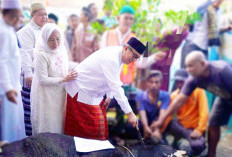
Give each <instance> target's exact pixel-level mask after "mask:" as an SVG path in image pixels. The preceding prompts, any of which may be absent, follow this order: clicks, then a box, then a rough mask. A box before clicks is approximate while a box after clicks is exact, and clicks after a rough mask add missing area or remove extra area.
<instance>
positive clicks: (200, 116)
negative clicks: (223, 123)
mask: <svg viewBox="0 0 232 157" xmlns="http://www.w3.org/2000/svg"><path fill="white" fill-rule="evenodd" d="M187 77H188V73H187V71H186V70H184V69H180V70H178V71H177V72H176V74H175V77H174V79H175V88H176V90H175V91H174V92H172V94H171V101H173V100H174V99H175V98H176V97H177V96H178V95H179V93H180V89H181V88H182V86H183V84H184V81H185V79H186V78H187ZM208 116H209V111H208V102H207V97H206V94H205V91H204V90H203V89H200V88H196V89H195V90H194V91H193V93H192V94H191V95H190V96H189V98H188V100H187V101H186V102H185V104H184V105H183V106H182V107H181V108H179V109H178V111H177V120H172V121H171V122H170V124H169V126H168V131H169V132H170V133H171V134H173V135H174V137H175V140H174V143H176V142H178V140H179V139H180V138H184V139H186V140H188V142H189V144H190V147H191V149H190V151H188V150H187V152H188V154H189V155H199V154H200V153H201V152H202V151H203V150H204V149H205V147H206V146H205V143H206V140H205V137H204V133H205V130H206V128H207V122H208ZM179 149H180V148H179ZM182 149H183V148H182Z"/></svg>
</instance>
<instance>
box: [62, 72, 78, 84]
mask: <svg viewBox="0 0 232 157" xmlns="http://www.w3.org/2000/svg"><path fill="white" fill-rule="evenodd" d="M76 77H77V72H76V70H73V71H71V72H69V73H68V75H67V76H65V77H64V78H63V81H62V82H69V81H71V80H75V79H76Z"/></svg>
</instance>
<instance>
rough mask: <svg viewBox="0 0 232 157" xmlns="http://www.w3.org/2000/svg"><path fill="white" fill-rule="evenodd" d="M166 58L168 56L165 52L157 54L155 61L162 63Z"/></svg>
mask: <svg viewBox="0 0 232 157" xmlns="http://www.w3.org/2000/svg"><path fill="white" fill-rule="evenodd" d="M165 56H166V53H165V52H163V51H160V52H157V53H156V54H155V60H156V61H161V60H163V59H164V58H165Z"/></svg>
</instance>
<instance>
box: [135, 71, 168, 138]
mask: <svg viewBox="0 0 232 157" xmlns="http://www.w3.org/2000/svg"><path fill="white" fill-rule="evenodd" d="M161 85H162V73H161V72H160V71H151V73H150V75H149V76H148V78H147V90H146V91H142V92H139V93H138V94H137V96H136V101H137V102H138V103H139V115H140V120H141V123H142V128H143V133H144V137H145V138H152V137H156V138H158V139H159V140H161V138H162V135H161V131H160V130H159V129H154V128H153V125H152V124H153V122H154V121H156V120H158V118H159V116H160V115H161V114H163V113H164V112H165V110H166V109H167V108H168V105H169V102H170V96H169V94H168V92H165V91H162V90H160V87H161Z"/></svg>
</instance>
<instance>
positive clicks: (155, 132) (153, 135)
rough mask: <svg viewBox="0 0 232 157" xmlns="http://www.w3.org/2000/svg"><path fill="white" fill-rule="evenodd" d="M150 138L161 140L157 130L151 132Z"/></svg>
mask: <svg viewBox="0 0 232 157" xmlns="http://www.w3.org/2000/svg"><path fill="white" fill-rule="evenodd" d="M151 136H152V137H156V138H158V139H159V140H161V139H162V135H161V133H160V130H159V129H156V130H155V131H153V132H152V134H151Z"/></svg>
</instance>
